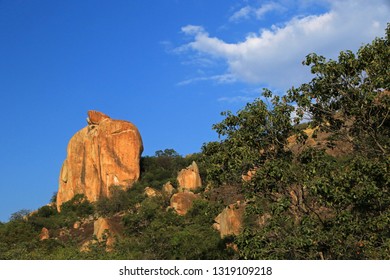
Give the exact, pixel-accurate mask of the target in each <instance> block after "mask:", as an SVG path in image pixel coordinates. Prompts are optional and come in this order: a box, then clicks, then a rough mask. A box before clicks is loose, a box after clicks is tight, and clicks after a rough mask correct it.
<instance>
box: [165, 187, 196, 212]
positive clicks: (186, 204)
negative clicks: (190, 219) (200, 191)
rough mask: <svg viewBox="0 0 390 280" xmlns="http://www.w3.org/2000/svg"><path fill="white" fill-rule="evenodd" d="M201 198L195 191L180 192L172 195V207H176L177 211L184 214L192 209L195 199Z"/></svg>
mask: <svg viewBox="0 0 390 280" xmlns="http://www.w3.org/2000/svg"><path fill="white" fill-rule="evenodd" d="M196 199H199V196H198V195H196V194H194V193H193V192H180V193H176V194H174V195H173V196H172V197H171V205H170V206H171V208H173V209H175V211H176V213H177V214H179V215H181V216H184V215H185V214H187V212H188V210H190V209H191V207H192V204H193V202H194V200H196Z"/></svg>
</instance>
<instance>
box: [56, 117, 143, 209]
mask: <svg viewBox="0 0 390 280" xmlns="http://www.w3.org/2000/svg"><path fill="white" fill-rule="evenodd" d="M87 122H88V126H86V127H84V128H83V129H81V130H80V131H78V132H77V133H76V134H75V135H74V136H73V137H72V138H71V139H70V141H69V144H68V148H67V158H66V159H65V161H64V163H63V165H62V169H61V173H60V178H59V189H58V194H57V209H58V211H60V210H61V209H60V207H61V205H62V203H64V202H66V201H68V200H70V199H72V198H73V197H74V196H75V195H76V194H84V195H85V196H86V198H87V199H88V200H89V201H91V202H93V201H96V200H98V199H99V198H100V197H109V195H110V191H109V188H110V187H111V186H113V185H118V186H122V187H123V188H124V189H125V188H128V187H130V186H131V185H132V184H133V183H134V182H136V181H137V180H138V178H139V175H140V157H141V153H142V151H143V145H142V139H141V135H140V133H139V131H138V129H137V128H136V127H135V126H134V125H133V124H132V123H130V122H127V121H121V120H113V119H111V118H110V117H109V116H107V115H105V114H103V113H100V112H97V111H88V119H87Z"/></svg>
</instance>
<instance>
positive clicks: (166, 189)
mask: <svg viewBox="0 0 390 280" xmlns="http://www.w3.org/2000/svg"><path fill="white" fill-rule="evenodd" d="M174 191H175V188H174V187H173V186H172V183H171V182H167V183H165V184H164V185H163V187H162V192H163V194H164V195H165V196H167V197H170V196H171V195H172V194H173V193H174Z"/></svg>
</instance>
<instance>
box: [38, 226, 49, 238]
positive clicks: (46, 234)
mask: <svg viewBox="0 0 390 280" xmlns="http://www.w3.org/2000/svg"><path fill="white" fill-rule="evenodd" d="M49 238H50V234H49V230H48V229H47V228H45V227H44V228H42V231H41V233H40V234H39V240H40V241H42V240H46V239H49Z"/></svg>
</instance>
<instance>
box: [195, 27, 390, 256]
mask: <svg viewBox="0 0 390 280" xmlns="http://www.w3.org/2000/svg"><path fill="white" fill-rule="evenodd" d="M389 36H390V25H388V28H387V30H386V37H385V38H377V39H375V40H374V41H373V43H372V44H369V45H365V46H363V47H361V48H360V49H359V51H358V52H357V54H356V55H355V54H354V53H352V52H350V51H346V52H341V53H340V55H339V58H338V60H337V61H333V60H328V61H327V60H326V59H325V58H324V57H322V56H318V55H317V54H310V55H308V56H307V57H306V60H305V61H304V64H305V65H310V66H311V71H312V73H313V74H314V75H315V77H314V78H313V79H312V81H311V82H310V83H307V84H303V85H301V86H300V87H298V88H292V89H290V90H289V91H288V94H287V95H286V96H283V97H272V93H271V92H270V91H269V90H265V91H264V93H263V95H264V97H267V98H272V106H266V103H265V102H264V101H262V100H259V99H258V100H255V101H254V102H253V103H251V104H248V105H247V106H246V107H245V108H244V109H243V110H241V111H239V112H238V113H237V114H236V115H234V114H232V113H230V112H227V113H225V114H224V115H225V116H226V118H225V120H223V121H222V122H221V123H219V124H217V125H215V126H214V129H215V130H216V131H217V133H218V134H219V135H220V136H222V137H223V138H222V139H221V141H219V142H212V143H209V144H207V145H205V146H204V148H203V152H204V154H205V155H206V157H205V159H206V163H205V166H207V168H208V170H207V171H208V176H209V177H208V178H209V179H210V180H211V181H212V182H213V183H214V187H218V186H219V185H221V184H222V183H229V182H231V181H235V183H236V184H239V183H241V186H242V187H243V188H244V190H245V191H246V193H247V197H248V198H250V200H248V203H249V205H248V207H247V209H246V218H245V222H246V226H245V228H244V230H243V233H242V234H241V235H239V236H238V237H236V238H235V242H236V244H237V245H238V248H239V252H240V257H241V258H244V259H259V258H260V259H263V258H266V259H320V258H321V259H388V258H389V252H390V242H389V240H390V231H389V228H388V226H386V225H388V224H389V221H390V220H389V217H390V216H389V213H390V212H389V211H390V204H389V201H390V196H389V187H390V185H389V183H390V179H389V174H390V172H389V171H390V170H389V168H390V161H389V160H390V157H389V147H390V140H389V139H390V137H389V136H390V119H389V117H390V116H389V114H390V106H389V105H390V103H389V101H390V98H389V96H390V93H389V86H390V83H389V81H390V78H389V77H390V75H389V74H390V70H389V64H388V61H389V60H390V48H389ZM293 107H295V108H294V110H295V114H294V117H293V115H292V112H293ZM305 115H309V116H310V118H311V121H310V123H308V124H307V126H309V127H312V128H314V127H318V130H319V132H318V133H326V134H325V135H327V136H328V139H327V141H328V146H329V147H331V146H332V145H335V143H336V142H335V141H336V140H341V141H346V142H349V143H351V144H352V147H353V148H354V149H353V151H352V152H351V154H350V155H348V156H345V155H343V156H340V157H337V156H336V157H333V156H330V155H328V154H327V153H326V152H325V151H324V150H322V149H321V148H318V147H315V146H313V147H310V146H308V147H307V148H306V149H304V150H303V151H302V152H299V153H297V152H296V153H294V154H292V153H290V152H289V149H288V148H287V147H288V145H287V144H288V137H289V136H290V135H292V134H296V135H298V137H297V138H298V140H299V141H301V145H304V143H305V137H304V136H305V135H304V134H303V133H302V132H299V129H302V125H300V126H298V125H296V126H294V125H293V124H299V123H300V122H301V121H302V120H303V117H304V116H305ZM302 147H304V146H302ZM248 171H249V172H251V171H253V172H252V178H251V180H249V181H248V182H243V181H242V180H241V182H240V179H241V175H245V174H247V172H248ZM253 173H254V174H253ZM259 221H262V222H259Z"/></svg>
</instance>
